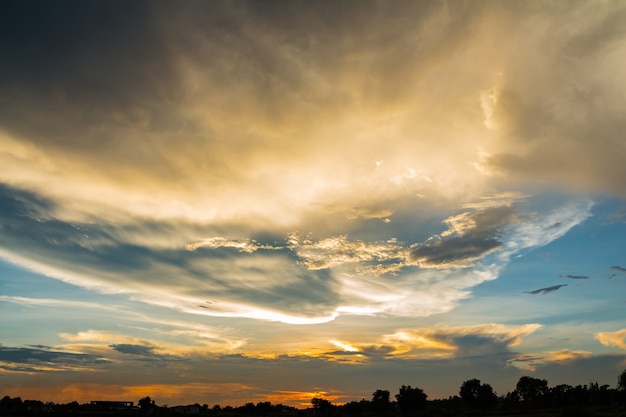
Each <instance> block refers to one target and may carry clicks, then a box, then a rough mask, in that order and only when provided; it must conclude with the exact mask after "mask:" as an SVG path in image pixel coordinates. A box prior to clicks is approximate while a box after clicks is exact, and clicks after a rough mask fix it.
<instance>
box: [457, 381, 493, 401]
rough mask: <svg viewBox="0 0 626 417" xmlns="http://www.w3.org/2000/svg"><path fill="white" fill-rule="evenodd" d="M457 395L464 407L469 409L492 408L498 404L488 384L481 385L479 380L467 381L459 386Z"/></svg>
mask: <svg viewBox="0 0 626 417" xmlns="http://www.w3.org/2000/svg"><path fill="white" fill-rule="evenodd" d="M459 395H460V396H461V398H462V399H463V402H464V403H465V405H466V406H468V407H470V408H477V407H480V408H487V407H493V406H494V405H496V404H497V402H498V396H497V395H496V394H495V392H493V388H492V387H491V385H489V384H482V383H481V382H480V380H479V379H469V380H467V381H465V382H463V384H462V385H461V389H460V390H459Z"/></svg>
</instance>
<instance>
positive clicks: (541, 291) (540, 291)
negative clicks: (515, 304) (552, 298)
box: [524, 284, 567, 295]
mask: <svg viewBox="0 0 626 417" xmlns="http://www.w3.org/2000/svg"><path fill="white" fill-rule="evenodd" d="M561 287H567V284H560V285H554V286H552V287H546V288H539V289H538V290H533V291H524V293H525V294H542V295H545V294H549V293H551V292H554V291H557V290H558V289H559V288H561Z"/></svg>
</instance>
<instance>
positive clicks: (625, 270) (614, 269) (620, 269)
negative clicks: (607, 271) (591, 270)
mask: <svg viewBox="0 0 626 417" xmlns="http://www.w3.org/2000/svg"><path fill="white" fill-rule="evenodd" d="M611 269H612V270H613V271H618V272H623V273H625V274H626V268H623V267H621V266H617V265H614V266H612V267H611Z"/></svg>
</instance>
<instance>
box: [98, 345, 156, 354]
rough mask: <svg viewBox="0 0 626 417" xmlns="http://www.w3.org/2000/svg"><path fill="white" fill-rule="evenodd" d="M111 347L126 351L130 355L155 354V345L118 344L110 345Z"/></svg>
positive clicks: (118, 350) (121, 351)
mask: <svg viewBox="0 0 626 417" xmlns="http://www.w3.org/2000/svg"><path fill="white" fill-rule="evenodd" d="M109 347H110V348H111V349H113V350H115V351H117V352H120V353H125V354H128V355H138V356H154V355H155V353H154V347H152V346H145V345H133V344H116V345H110V346H109Z"/></svg>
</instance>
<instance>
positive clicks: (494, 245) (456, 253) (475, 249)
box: [411, 235, 502, 268]
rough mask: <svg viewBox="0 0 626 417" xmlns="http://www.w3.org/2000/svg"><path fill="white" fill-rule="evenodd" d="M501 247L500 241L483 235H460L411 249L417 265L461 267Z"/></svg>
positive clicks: (426, 266)
mask: <svg viewBox="0 0 626 417" xmlns="http://www.w3.org/2000/svg"><path fill="white" fill-rule="evenodd" d="M501 247H502V242H500V241H498V240H497V239H492V238H486V237H484V236H471V235H470V236H460V237H456V238H452V239H447V240H436V241H434V242H427V243H425V244H424V245H422V246H418V247H417V248H415V249H413V250H412V251H411V258H412V261H413V262H417V264H418V265H420V266H422V267H425V268H429V267H442V268H463V267H468V266H471V265H472V262H473V261H475V260H477V259H480V258H481V257H483V256H485V255H486V254H488V253H491V252H493V251H494V250H497V249H499V248H501Z"/></svg>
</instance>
